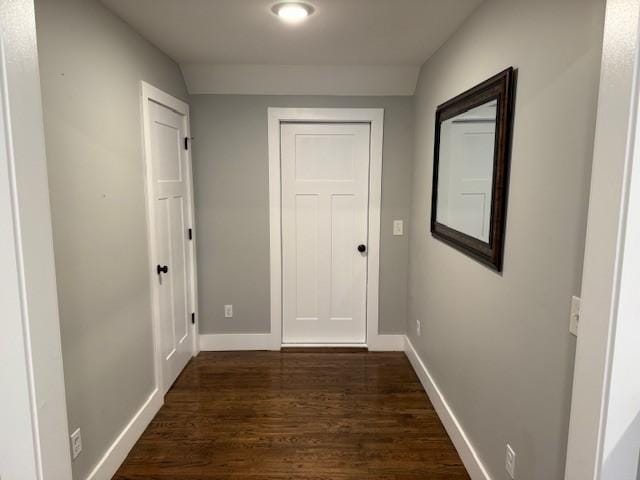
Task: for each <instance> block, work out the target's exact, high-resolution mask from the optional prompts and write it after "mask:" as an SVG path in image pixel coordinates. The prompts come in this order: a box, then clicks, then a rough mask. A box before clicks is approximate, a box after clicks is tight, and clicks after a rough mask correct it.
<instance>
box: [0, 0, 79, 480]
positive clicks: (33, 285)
mask: <svg viewBox="0 0 640 480" xmlns="http://www.w3.org/2000/svg"><path fill="white" fill-rule="evenodd" d="M0 25H1V27H2V28H1V31H0V37H1V38H0V43H1V45H0V50H1V51H0V149H1V150H2V151H1V152H0V224H1V225H2V228H0V249H1V254H0V264H1V265H2V271H1V272H0V305H1V306H2V314H1V315H0V318H1V320H0V323H1V324H2V334H1V335H0V385H2V387H0V388H2V400H0V403H1V404H2V408H1V409H0V425H2V428H0V470H1V471H0V475H2V477H3V478H5V479H6V480H9V479H11V478H16V479H18V478H20V479H38V480H70V479H71V476H72V474H71V458H70V452H69V436H68V428H67V405H66V401H65V384H64V373H63V365H62V350H61V342H60V322H59V313H58V298H57V288H56V275H55V261H54V252H53V238H52V228H51V208H50V200H49V184H48V181H47V161H46V155H45V139H44V125H43V118H42V104H41V88H40V87H41V86H40V79H39V76H38V52H37V45H36V31H35V17H34V11H33V1H31V0H29V1H27V0H14V1H12V2H2V3H0Z"/></svg>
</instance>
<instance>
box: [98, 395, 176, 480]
mask: <svg viewBox="0 0 640 480" xmlns="http://www.w3.org/2000/svg"><path fill="white" fill-rule="evenodd" d="M162 403H163V398H162V395H160V391H159V390H158V389H156V390H154V391H153V393H152V394H151V395H149V398H148V399H147V401H146V402H144V405H142V407H141V408H140V410H138V412H137V413H136V414H135V415H134V416H133V418H132V419H131V421H130V422H129V424H128V425H127V426H126V427H125V428H124V430H122V433H120V435H118V438H116V440H115V441H114V442H113V443H112V444H111V446H110V447H109V449H108V450H107V453H105V454H104V456H103V457H102V458H101V459H100V461H99V462H98V464H97V465H96V467H95V468H94V469H93V471H92V472H91V473H90V474H89V475H88V476H87V480H110V479H111V478H112V477H113V476H114V475H115V473H116V472H117V471H118V468H120V465H122V463H123V462H124V461H125V459H126V458H127V455H128V454H129V452H130V451H131V449H132V448H133V446H134V445H135V444H136V442H137V441H138V439H139V438H140V436H141V435H142V433H143V432H144V430H145V429H146V428H147V426H148V425H149V423H151V420H153V417H155V416H156V414H157V413H158V410H160V407H162Z"/></svg>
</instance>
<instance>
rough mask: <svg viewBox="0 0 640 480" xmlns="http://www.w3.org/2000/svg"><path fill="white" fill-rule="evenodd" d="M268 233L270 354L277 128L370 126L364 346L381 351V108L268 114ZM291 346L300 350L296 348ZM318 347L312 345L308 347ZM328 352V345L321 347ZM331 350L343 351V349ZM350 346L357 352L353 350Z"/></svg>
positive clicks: (275, 283) (278, 302)
mask: <svg viewBox="0 0 640 480" xmlns="http://www.w3.org/2000/svg"><path fill="white" fill-rule="evenodd" d="M268 122H269V123H268V140H269V227H270V228H269V230H270V248H269V251H270V279H271V332H270V343H271V348H272V349H273V350H279V349H280V348H281V347H282V345H283V344H282V172H281V156H280V125H281V124H282V123H288V122H291V123H305V122H308V123H368V124H369V125H370V126H371V138H370V142H371V145H370V159H369V205H368V206H369V231H368V241H367V242H368V244H367V250H368V255H367V311H366V324H367V327H366V343H365V344H364V345H366V346H367V347H368V348H369V349H372V350H374V349H385V343H386V342H385V341H384V339H382V338H381V335H380V334H379V326H378V324H379V312H378V296H379V286H380V210H381V200H382V144H383V135H384V109H382V108H269V110H268ZM296 346H304V345H300V344H296ZM313 346H318V345H313ZM325 346H332V345H325ZM336 346H341V347H344V346H346V345H345V344H340V345H336ZM355 346H363V344H357V345H355Z"/></svg>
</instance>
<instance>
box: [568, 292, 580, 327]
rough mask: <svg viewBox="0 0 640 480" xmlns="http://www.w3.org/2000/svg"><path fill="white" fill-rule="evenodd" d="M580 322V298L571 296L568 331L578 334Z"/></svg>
mask: <svg viewBox="0 0 640 480" xmlns="http://www.w3.org/2000/svg"><path fill="white" fill-rule="evenodd" d="M579 324H580V298H578V297H575V296H574V297H571V314H570V317H569V331H570V332H571V333H572V334H574V335H575V336H576V337H577V336H578V326H579Z"/></svg>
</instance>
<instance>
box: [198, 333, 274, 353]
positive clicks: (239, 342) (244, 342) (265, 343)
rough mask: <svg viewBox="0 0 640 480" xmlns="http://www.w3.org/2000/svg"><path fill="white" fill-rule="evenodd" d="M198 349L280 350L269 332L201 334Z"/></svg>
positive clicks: (209, 350)
mask: <svg viewBox="0 0 640 480" xmlns="http://www.w3.org/2000/svg"><path fill="white" fill-rule="evenodd" d="M200 350H201V351H203V352H227V351H251V350H280V345H276V344H275V343H274V342H273V338H272V336H271V334H269V333H221V334H215V333H210V334H201V335H200Z"/></svg>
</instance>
